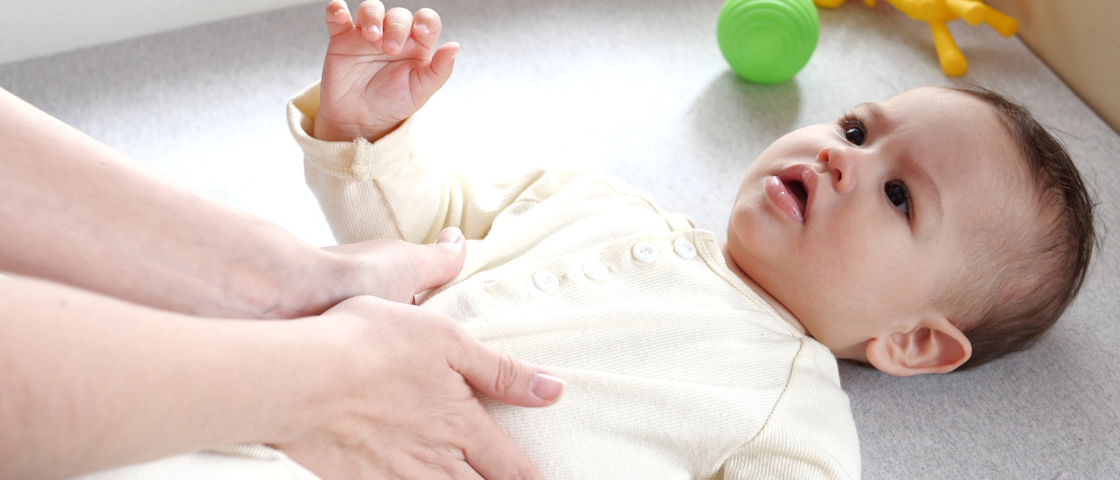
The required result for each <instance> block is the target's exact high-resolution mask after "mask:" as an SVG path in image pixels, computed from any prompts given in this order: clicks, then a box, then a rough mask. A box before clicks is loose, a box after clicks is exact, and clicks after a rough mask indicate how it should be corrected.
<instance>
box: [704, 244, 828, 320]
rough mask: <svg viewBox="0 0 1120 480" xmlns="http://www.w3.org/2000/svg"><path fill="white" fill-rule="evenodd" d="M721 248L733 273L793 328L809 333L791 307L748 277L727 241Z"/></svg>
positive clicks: (728, 267)
mask: <svg viewBox="0 0 1120 480" xmlns="http://www.w3.org/2000/svg"><path fill="white" fill-rule="evenodd" d="M719 248H720V250H721V251H722V252H723V259H724V261H726V262H727V269H728V270H731V273H734V274H735V276H737V277H739V279H740V280H742V281H743V283H745V284H747V286H748V287H750V288H751V290H754V293H757V294H758V296H760V297H762V299H763V300H765V301H766V303H767V304H768V305H770V308H773V309H774V311H775V312H778V316H780V317H782V319H783V320H785V321H786V322H789V324H790V325H792V326H793V328H795V329H797V331H799V332H801V333H806V334H807V332H806V331H805V326H804V325H802V324H801V322H800V321H798V320H797V317H795V316H793V313H792V312H790V311H789V309H787V308H786V307H785V305H782V302H779V301H778V299H776V298H774V296H773V295H770V292H767V291H766V290H765V289H764V288H762V287H761V286H759V284H758V283H755V281H754V280H751V277H748V276H747V274H746V273H743V270H742V269H741V268H739V265H738V264H736V263H735V259H733V258H731V251H730V250H728V249H727V242H720V243H719Z"/></svg>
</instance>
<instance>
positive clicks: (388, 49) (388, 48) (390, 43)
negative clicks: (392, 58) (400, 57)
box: [384, 40, 397, 53]
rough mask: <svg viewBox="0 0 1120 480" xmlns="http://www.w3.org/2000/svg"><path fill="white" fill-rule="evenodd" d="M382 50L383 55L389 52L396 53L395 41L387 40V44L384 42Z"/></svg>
mask: <svg viewBox="0 0 1120 480" xmlns="http://www.w3.org/2000/svg"><path fill="white" fill-rule="evenodd" d="M384 50H385V53H389V52H394V53H396V51H397V41H396V40H389V41H388V42H385V48H384Z"/></svg>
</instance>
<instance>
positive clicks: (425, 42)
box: [412, 8, 443, 50]
mask: <svg viewBox="0 0 1120 480" xmlns="http://www.w3.org/2000/svg"><path fill="white" fill-rule="evenodd" d="M441 30H443V23H442V21H440V19H439V14H438V13H436V11H435V10H432V9H430V8H421V9H420V10H417V11H416V18H414V19H413V20H412V38H414V39H416V43H419V44H420V46H422V47H424V48H426V49H428V50H432V49H434V48H436V42H439V33H440V31H441Z"/></svg>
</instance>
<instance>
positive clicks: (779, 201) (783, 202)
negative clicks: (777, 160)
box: [766, 176, 805, 223]
mask: <svg viewBox="0 0 1120 480" xmlns="http://www.w3.org/2000/svg"><path fill="white" fill-rule="evenodd" d="M766 194H767V195H768V196H769V197H770V200H771V201H773V202H774V205H776V206H777V207H778V209H780V210H781V211H783V212H785V213H786V214H787V215H789V216H790V217H791V218H793V219H794V220H796V221H797V222H798V223H804V222H805V215H804V214H803V213H802V212H801V206H800V205H799V204H798V201H797V199H796V198H794V196H793V193H791V192H790V191H789V188H788V187H786V183H785V182H783V181H782V179H781V178H778V177H776V176H769V177H766Z"/></svg>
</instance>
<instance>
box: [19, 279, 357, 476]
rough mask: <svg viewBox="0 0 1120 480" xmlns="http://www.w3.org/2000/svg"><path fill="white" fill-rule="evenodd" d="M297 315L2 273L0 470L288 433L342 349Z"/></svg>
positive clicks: (328, 378)
mask: <svg viewBox="0 0 1120 480" xmlns="http://www.w3.org/2000/svg"><path fill="white" fill-rule="evenodd" d="M303 323H304V322H300V321H296V322H288V321H232V320H231V321H216V320H206V319H199V318H191V317H187V316H183V315H180V314H175V313H170V312H163V311H159V310H154V309H150V308H146V307H141V306H137V305H132V304H128V303H125V302H121V301H118V300H115V299H111V298H108V297H103V296H100V295H96V294H92V293H88V292H83V291H79V290H75V289H72V288H69V287H65V286H62V285H58V284H52V283H48V282H44V281H40V280H33V279H25V278H11V279H0V372H4V373H3V375H0V479H9V478H11V479H15V478H18V479H34V478H59V477H63V476H69V475H74V474H77V473H81V472H88V471H93V470H98V469H102V468H108V467H111V466H116V465H123V464H127V463H134V462H140V461H145V460H151V459H155V458H159V457H162V456H167V455H171V454H175V453H181V452H188V451H193V450H197V449H200V448H206V447H214V446H219V445H225V444H232V443H241V442H273V441H283V440H285V439H287V438H288V436H290V435H293V434H295V433H296V432H297V431H299V429H301V428H303V426H302V425H301V424H300V422H301V421H302V419H303V418H305V416H306V415H308V414H313V410H314V408H316V405H320V404H322V403H324V402H322V401H321V400H322V399H323V398H326V397H328V396H329V392H330V391H332V388H335V385H337V383H339V381H338V379H335V378H332V377H333V376H334V373H332V371H331V370H330V369H327V368H325V367H323V366H326V365H338V364H339V361H340V359H335V358H332V355H334V353H333V352H336V351H337V352H340V351H342V350H343V349H339V348H333V347H335V345H333V344H331V343H330V341H329V340H328V339H327V337H325V336H323V335H318V334H316V333H315V332H314V331H311V330H309V329H307V328H306V326H305V325H303ZM301 329H302V330H301ZM316 369H318V370H322V371H318V370H316Z"/></svg>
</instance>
